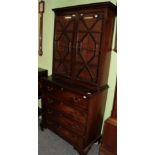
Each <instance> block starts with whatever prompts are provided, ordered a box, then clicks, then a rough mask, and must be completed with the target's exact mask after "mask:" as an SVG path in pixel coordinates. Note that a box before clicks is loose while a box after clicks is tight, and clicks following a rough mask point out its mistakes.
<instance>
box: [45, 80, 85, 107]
mask: <svg viewBox="0 0 155 155" xmlns="http://www.w3.org/2000/svg"><path fill="white" fill-rule="evenodd" d="M44 93H46V94H47V95H48V97H49V98H50V97H54V98H57V99H58V100H62V101H63V102H64V103H66V104H68V105H69V106H75V107H79V108H82V109H85V110H88V99H87V96H84V95H81V94H79V93H75V92H72V91H70V90H68V89H66V88H63V87H59V86H57V85H54V84H52V83H50V82H48V81H44Z"/></svg>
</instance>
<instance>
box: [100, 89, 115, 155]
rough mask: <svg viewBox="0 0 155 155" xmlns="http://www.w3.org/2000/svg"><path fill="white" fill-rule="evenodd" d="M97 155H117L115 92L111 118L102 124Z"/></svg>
mask: <svg viewBox="0 0 155 155" xmlns="http://www.w3.org/2000/svg"><path fill="white" fill-rule="evenodd" d="M103 132H104V133H103V138H102V142H101V146H100V150H99V155H117V90H116V92H115V97H114V105H113V110H112V114H111V116H110V117H109V118H108V119H107V120H106V121H105V123H104V131H103Z"/></svg>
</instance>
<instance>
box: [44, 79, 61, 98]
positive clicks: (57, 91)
mask: <svg viewBox="0 0 155 155" xmlns="http://www.w3.org/2000/svg"><path fill="white" fill-rule="evenodd" d="M62 90H63V89H62V88H61V87H58V86H56V85H53V84H51V83H47V82H44V86H43V91H44V93H47V94H48V95H49V96H54V97H60V98H61V97H62Z"/></svg>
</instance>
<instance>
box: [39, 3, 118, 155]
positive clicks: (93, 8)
mask: <svg viewBox="0 0 155 155" xmlns="http://www.w3.org/2000/svg"><path fill="white" fill-rule="evenodd" d="M54 12H55V33H54V49H53V69H52V71H53V72H52V75H51V76H49V77H48V78H45V79H44V80H43V81H42V85H43V89H42V90H43V93H42V108H43V117H42V118H43V119H42V123H41V128H42V130H43V129H44V128H49V129H50V130H52V131H54V132H55V133H56V134H58V135H59V136H60V137H62V138H63V139H65V140H67V141H68V142H69V143H71V144H72V145H73V146H74V148H75V149H76V150H77V151H78V152H79V154H80V155H86V154H87V153H88V151H89V149H90V147H91V145H92V144H93V143H94V142H96V141H97V140H98V139H100V138H101V127H102V122H103V114H104V110H105V103H106V97H107V91H108V85H107V80H108V73H109V64H110V55H111V52H110V51H111V44H112V35H113V28H114V20H115V14H116V7H115V6H114V5H112V4H111V3H99V4H92V5H81V6H78V7H69V8H61V9H60V8H59V9H54Z"/></svg>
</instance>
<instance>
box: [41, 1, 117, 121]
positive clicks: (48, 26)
mask: <svg viewBox="0 0 155 155" xmlns="http://www.w3.org/2000/svg"><path fill="white" fill-rule="evenodd" d="M104 1H106V0H59V1H58V0H46V1H45V13H44V23H43V56H38V66H39V67H41V68H45V69H48V73H49V75H51V74H52V51H53V31H54V13H53V12H52V10H51V9H53V8H59V7H66V6H72V5H80V4H88V3H97V2H104ZM111 2H112V3H114V4H116V0H111ZM116 55H117V54H116V53H115V52H113V51H112V55H111V64H110V72H109V80H108V84H109V87H110V88H109V90H108V96H107V103H106V109H105V115H104V120H105V119H106V118H107V117H109V116H110V114H111V110H112V105H113V97H114V89H115V83H116V70H117V68H116V64H117V63H116V61H117V60H116Z"/></svg>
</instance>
